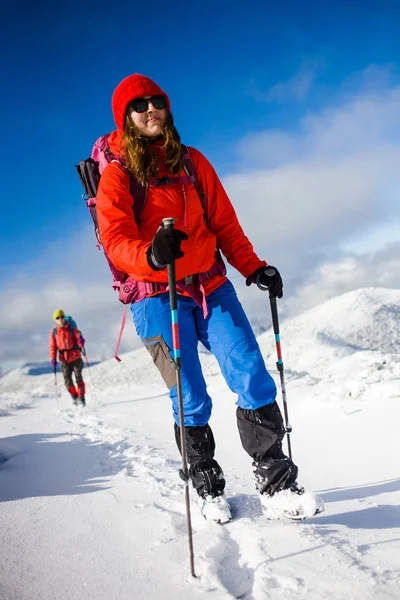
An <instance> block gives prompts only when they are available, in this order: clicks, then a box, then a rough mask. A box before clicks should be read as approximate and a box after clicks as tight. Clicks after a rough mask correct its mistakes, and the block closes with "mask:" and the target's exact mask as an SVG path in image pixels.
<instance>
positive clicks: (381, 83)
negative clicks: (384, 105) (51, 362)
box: [0, 0, 400, 289]
mask: <svg viewBox="0 0 400 600" xmlns="http://www.w3.org/2000/svg"><path fill="white" fill-rule="evenodd" d="M348 4H349V5H348ZM21 10H22V9H21V8H20V6H19V5H18V4H14V3H13V5H9V6H7V7H5V8H4V7H3V8H2V9H1V19H0V21H1V25H0V27H1V39H2V45H3V48H5V49H6V50H7V51H6V52H3V53H2V56H1V59H0V60H1V66H2V75H3V81H4V82H6V85H5V86H3V93H2V94H1V95H0V106H1V113H2V115H3V119H2V129H3V144H2V147H1V150H0V152H1V164H2V182H1V184H2V196H3V201H2V219H1V222H0V228H1V241H0V282H1V283H2V286H3V289H4V287H7V286H8V285H9V283H10V281H12V280H13V278H14V276H15V274H16V273H22V274H23V273H24V272H29V274H30V275H31V276H32V277H33V278H34V277H35V273H36V272H37V275H38V278H37V282H38V283H37V285H41V282H43V281H44V280H45V275H44V271H45V270H46V265H48V266H49V268H50V266H51V268H52V269H53V271H52V273H54V269H56V271H57V270H58V272H59V273H60V272H61V273H62V272H63V268H64V267H65V269H71V263H70V262H69V260H68V258H67V257H68V255H69V254H70V253H71V252H75V253H76V252H77V248H76V245H77V244H78V245H79V244H80V243H81V242H80V241H79V239H81V238H79V233H80V232H83V231H86V230H85V227H86V226H87V225H88V224H89V223H90V218H89V215H88V213H87V210H86V207H85V204H84V202H83V201H82V200H81V193H82V190H81V187H80V183H79V181H78V178H77V175H76V172H75V169H74V164H76V163H77V162H78V161H79V160H80V159H81V158H84V157H86V156H88V155H89V154H90V151H91V146H92V144H93V142H94V141H95V140H96V139H97V137H99V136H100V135H102V134H103V133H106V132H107V131H109V130H111V129H112V128H113V126H114V124H113V120H112V113H111V106H110V105H111V95H112V92H113V90H114V88H115V86H116V85H117V84H118V83H119V81H120V80H121V79H123V78H124V77H126V76H127V75H129V74H131V73H134V72H139V73H143V74H145V75H148V76H150V77H152V78H153V79H154V80H156V81H157V83H159V84H160V85H161V87H163V88H164V89H165V90H166V91H167V93H168V94H169V96H170V98H171V103H172V111H173V114H174V117H175V122H176V125H177V127H178V130H179V131H180V133H181V136H182V138H183V141H184V142H185V143H187V144H189V145H193V146H196V147H198V148H199V149H200V150H201V151H203V152H204V153H205V154H206V156H207V157H208V158H209V159H210V160H211V162H212V163H213V164H214V165H215V167H216V168H217V171H218V173H219V174H220V176H221V177H222V178H223V180H224V178H225V177H226V178H227V184H229V182H231V185H233V183H232V182H234V181H235V179H234V176H235V173H236V174H237V173H245V172H246V171H249V170H251V169H252V167H253V166H254V165H256V166H257V167H260V168H261V167H262V168H267V169H268V168H271V167H274V168H275V167H277V168H280V169H281V168H282V166H283V164H289V163H290V162H291V161H292V160H293V156H294V155H293V153H292V150H293V149H294V153H295V155H296V157H297V158H298V156H299V154H301V147H302V144H303V143H308V142H309V141H310V139H311V142H310V143H314V142H313V140H314V141H315V136H316V134H315V120H318V119H319V122H321V123H322V122H325V124H326V127H327V129H329V123H331V121H330V120H329V119H330V116H329V115H330V113H329V111H331V113H334V114H336V113H335V110H340V109H341V108H342V107H344V106H346V102H349V105H350V102H351V101H353V100H354V98H358V97H364V96H365V97H368V98H372V97H373V98H374V102H373V103H372V104H371V105H373V106H374V107H375V108H376V111H375V112H374V114H379V110H380V109H379V106H381V105H380V102H381V101H382V102H384V101H385V98H387V94H388V91H390V92H391V93H394V92H393V91H394V90H396V89H397V87H396V86H397V85H398V82H399V64H398V62H399V60H400V59H399V57H400V38H399V35H398V31H399V25H400V4H399V3H398V2H397V1H395V0H394V1H387V0H386V1H385V0H383V1H380V2H368V1H360V0H353V1H352V2H351V3H347V2H344V1H340V0H339V1H335V2H330V1H327V2H320V1H319V2H314V1H308V0H304V1H303V2H299V1H298V0H297V1H291V0H289V1H287V2H286V3H277V2H273V3H272V2H268V1H266V0H263V1H261V0H260V1H258V0H257V1H256V2H253V3H251V4H250V3H242V2H235V1H229V2H228V1H225V0H223V1H217V0H212V1H210V0H201V1H197V0H194V1H192V2H169V3H165V2H159V1H158V0H155V1H153V2H149V3H143V5H142V6H141V5H140V3H132V2H125V1H120V2H118V3H115V4H113V3H110V2H103V1H99V2H96V3H95V4H93V3H88V2H85V1H84V0H83V1H82V2H75V1H73V2H69V3H62V4H58V3H55V2H39V3H35V4H34V5H31V6H28V7H24V8H23V13H24V15H23V17H24V18H21ZM385 94H386V95H385ZM390 106H391V107H393V106H395V102H394V101H393V102H392V103H391V104H390ZM375 108H374V110H375ZM357 110H358V109H357ZM393 110H394V109H393ZM324 111H325V112H324ZM326 111H327V112H326ZM344 112H345V111H344ZM324 119H325V121H324ZM382 127H383V125H382V124H381V123H379V126H378V128H379V131H380V135H379V136H378V137H379V143H381V142H382V139H384V142H385V143H386V142H388V140H389V138H394V139H395V141H396V142H397V141H398V140H399V139H400V136H399V135H398V134H399V131H400V121H399V122H396V123H395V127H394V129H393V131H392V130H391V129H390V123H389V125H385V127H386V128H385V129H384V131H383V130H382ZM313 128H314V129H313ZM361 129H362V128H361ZM359 130H360V128H358V129H357V135H358V136H359ZM310 131H311V133H310ZM382 131H383V133H382ZM265 132H267V134H266V133H265ZM272 134H274V135H275V138H273V139H272ZM265 135H267V140H266V139H265ZM318 135H319V137H318V140H319V141H320V138H321V135H320V134H318ZM359 138H360V136H359V137H358V138H357V139H359ZM271 140H272V141H271ZM392 141H393V140H392ZM272 142H273V143H272ZM318 143H319V142H318ZM360 143H361V142H360ZM369 143H370V145H371V147H372V145H373V144H372V141H371V140H369ZM257 144H258V145H257ZM374 144H375V141H374ZM350 145H351V144H350ZM375 145H376V144H375ZM324 147H325V146H324ZM314 150H315V148H314ZM340 152H341V153H342V154H346V152H347V150H346V148H345V147H343V148H340ZM314 154H315V152H314ZM251 156H253V157H254V161H253V159H251V158H249V157H251ZM252 161H253V162H252ZM263 161H265V164H263ZM224 183H225V180H224ZM389 183H390V186H391V189H392V190H395V192H394V196H395V197H397V189H398V187H397V186H398V181H397V179H396V178H395V177H394V178H393V180H390V182H389ZM244 190H245V193H246V188H244ZM392 196H393V193H392ZM265 210H266V211H267V213H268V211H270V208H268V207H265ZM392 216H393V215H392ZM357 218H358V217H357ZM380 226H381V227H382V226H383V228H385V225H384V224H382V223H381V224H380ZM391 226H392V227H393V220H392V222H391ZM247 233H248V235H249V237H250V238H252V235H251V234H252V232H251V231H248V232H247ZM354 233H355V232H354V231H352V234H354ZM359 235H360V236H362V235H363V236H364V237H363V239H364V246H365V231H364V233H363V234H362V232H359ZM393 237H394V238H396V233H394V235H393ZM346 243H347V246H346ZM72 245H74V246H75V248H73V249H72V248H71V246H72ZM349 245H350V247H351V242H349V240H347V241H346V242H343V247H347V248H348V247H349ZM354 245H356V242H354V244H353V246H354ZM364 246H363V247H364ZM78 251H79V248H78ZM84 251H85V247H84V246H83V245H82V252H84ZM318 251H320V249H319V250H318ZM321 252H322V249H321ZM77 256H79V254H77ZM283 258H285V257H283ZM271 262H272V261H271ZM72 264H73V263H72ZM53 276H54V275H50V272H49V277H53ZM101 277H103V273H102V275H101ZM22 285H23V284H22ZM30 285H32V284H30ZM106 285H107V284H106Z"/></svg>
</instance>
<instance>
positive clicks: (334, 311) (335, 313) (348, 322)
mask: <svg viewBox="0 0 400 600" xmlns="http://www.w3.org/2000/svg"><path fill="white" fill-rule="evenodd" d="M280 330H281V340H282V352H283V358H284V363H285V368H286V369H287V370H288V371H295V372H297V373H310V374H313V376H316V377H318V378H319V377H323V376H324V374H326V369H327V367H329V366H330V365H331V364H332V363H333V362H335V361H336V360H340V359H342V358H345V357H347V356H350V355H352V354H354V353H355V352H360V351H365V350H369V351H377V352H381V353H382V354H387V353H398V352H399V351H400V344H399V331H400V290H397V289H386V288H362V289H358V290H354V291H351V292H348V293H346V294H343V295H341V296H337V297H335V298H332V299H331V300H327V301H326V302H324V303H323V304H320V305H319V306H317V307H315V308H312V309H310V310H307V311H305V312H304V313H302V314H301V315H298V316H296V317H293V318H291V319H287V320H285V321H284V322H282V324H281V327H280ZM259 342H260V346H261V348H262V351H263V354H264V356H265V358H266V361H267V364H268V366H269V368H271V367H270V365H271V363H273V362H274V360H275V343H274V338H273V335H272V334H271V331H268V332H266V333H263V334H262V335H261V336H260V337H259Z"/></svg>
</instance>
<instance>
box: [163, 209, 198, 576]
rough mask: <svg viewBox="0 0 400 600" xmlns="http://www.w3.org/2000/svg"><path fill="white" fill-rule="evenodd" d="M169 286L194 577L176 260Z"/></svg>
mask: <svg viewBox="0 0 400 600" xmlns="http://www.w3.org/2000/svg"><path fill="white" fill-rule="evenodd" d="M175 221H176V219H173V218H170V219H163V225H164V227H165V228H166V229H168V228H169V229H172V228H173V227H174V223H175ZM168 287H169V301H170V305H171V321H172V364H173V366H174V368H175V369H176V387H177V395H178V410H179V428H180V437H181V456H182V479H183V481H184V482H185V502H186V521H187V530H188V541H189V559H190V572H191V574H192V576H193V577H196V573H195V570H194V551H193V534H192V520H191V514H190V496H189V469H188V462H187V451H186V436H185V414H184V408H183V399H182V379H181V350H180V342H179V323H178V303H177V297H176V271H175V261H174V262H173V263H172V264H170V265H168Z"/></svg>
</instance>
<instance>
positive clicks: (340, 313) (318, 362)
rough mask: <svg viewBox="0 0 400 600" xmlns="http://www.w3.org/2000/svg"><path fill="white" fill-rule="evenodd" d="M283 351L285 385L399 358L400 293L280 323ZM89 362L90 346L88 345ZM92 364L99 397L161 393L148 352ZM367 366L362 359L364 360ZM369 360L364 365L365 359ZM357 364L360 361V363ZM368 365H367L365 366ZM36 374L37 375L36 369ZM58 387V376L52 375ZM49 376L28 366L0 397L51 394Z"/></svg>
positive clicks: (359, 297) (268, 338) (373, 292)
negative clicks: (139, 390)
mask: <svg viewBox="0 0 400 600" xmlns="http://www.w3.org/2000/svg"><path fill="white" fill-rule="evenodd" d="M280 329H281V340H282V351H283V358H284V363H285V370H286V373H287V377H288V379H290V378H291V377H293V376H294V377H299V376H311V377H312V378H315V379H316V380H321V379H325V380H326V379H329V378H332V375H333V373H332V369H333V371H335V369H334V368H333V365H334V363H335V362H336V361H340V360H341V359H344V358H346V357H349V356H351V355H353V354H355V353H357V352H365V351H369V352H370V351H373V352H375V353H378V354H380V355H382V356H379V357H378V356H377V355H376V356H372V357H370V358H371V360H372V361H378V362H382V361H385V355H386V354H393V353H395V354H397V353H399V331H400V290H397V289H386V288H362V289H358V290H355V291H351V292H348V293H346V294H343V295H341V296H337V297H335V298H333V299H331V300H327V301H326V302H324V303H323V304H321V305H319V306H317V307H315V308H313V309H310V310H307V311H305V312H304V313H302V314H301V315H298V316H296V317H293V318H291V319H287V320H285V321H282V323H281V327H280ZM258 340H259V343H260V347H261V350H262V352H263V355H264V357H265V360H266V364H267V367H268V369H269V370H270V371H271V372H274V370H275V362H276V349H275V340H274V335H273V331H272V330H271V329H269V330H268V331H266V332H265V333H263V334H261V335H260V336H259V338H258ZM87 350H88V357H89V360H90V340H89V341H88V346H87ZM121 358H122V361H121V362H120V363H118V362H117V361H116V360H115V359H114V358H111V359H109V360H106V361H104V362H101V363H98V364H95V365H93V366H91V367H90V372H89V371H88V370H86V371H85V377H86V378H87V379H88V381H89V382H90V380H91V379H93V381H94V382H95V387H96V388H97V389H99V390H101V391H102V392H107V391H108V392H110V393H112V392H113V391H114V390H115V389H116V388H118V389H121V390H129V389H130V388H131V387H132V386H138V385H142V386H157V388H158V387H163V386H164V384H163V381H162V379H161V376H160V375H159V373H158V371H157V369H155V368H154V366H153V364H152V360H151V357H150V355H149V354H148V352H147V350H145V349H144V348H139V349H137V350H133V351H131V352H127V353H125V354H123V355H121ZM366 360H367V358H366ZM368 360H369V359H368ZM201 361H202V364H203V368H204V373H205V376H206V378H207V379H208V380H210V378H211V377H213V376H214V375H218V374H219V368H218V365H217V363H216V361H215V359H214V357H213V356H211V355H209V354H203V353H202V354H201ZM361 362H362V361H361ZM367 362H368V361H367ZM35 372H38V373H40V369H39V368H36V369H35ZM57 377H58V383H59V385H60V387H62V385H63V382H62V375H61V373H58V374H57ZM53 392H54V376H53V375H52V374H50V373H45V374H38V375H34V376H32V368H31V365H29V364H28V365H25V366H23V367H21V368H19V369H15V370H13V371H11V372H10V373H7V374H6V375H5V376H4V377H2V378H1V379H0V394H4V393H7V394H8V396H9V397H10V393H16V394H18V396H19V398H20V397H21V394H22V395H23V394H24V393H25V394H29V395H32V394H36V395H43V394H51V393H53Z"/></svg>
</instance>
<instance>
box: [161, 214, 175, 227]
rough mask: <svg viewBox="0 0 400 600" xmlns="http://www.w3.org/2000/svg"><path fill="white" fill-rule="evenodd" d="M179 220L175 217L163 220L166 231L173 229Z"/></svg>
mask: <svg viewBox="0 0 400 600" xmlns="http://www.w3.org/2000/svg"><path fill="white" fill-rule="evenodd" d="M177 220H178V219H175V218H174V217H166V218H165V219H163V220H162V224H163V225H164V227H165V229H173V227H174V224H175V221H177Z"/></svg>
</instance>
